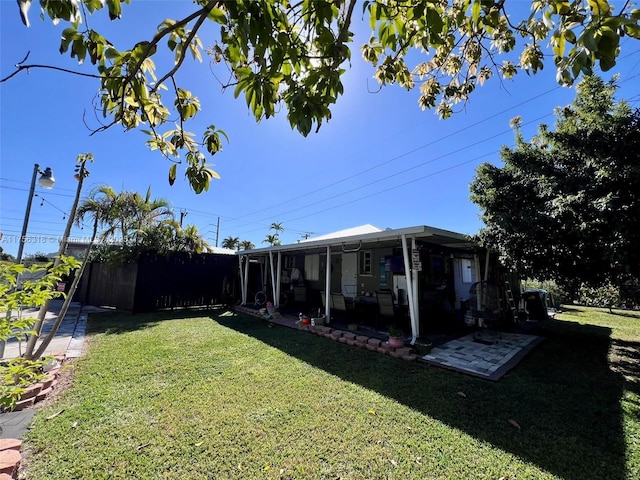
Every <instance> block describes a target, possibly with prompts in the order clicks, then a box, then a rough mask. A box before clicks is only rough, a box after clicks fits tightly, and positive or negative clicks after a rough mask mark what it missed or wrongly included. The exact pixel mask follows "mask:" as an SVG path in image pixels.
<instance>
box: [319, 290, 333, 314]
mask: <svg viewBox="0 0 640 480" xmlns="http://www.w3.org/2000/svg"><path fill="white" fill-rule="evenodd" d="M320 300H321V301H322V309H323V310H324V307H325V305H326V304H327V292H325V291H324V290H321V291H320ZM329 304H330V305H329V307H330V308H333V296H332V297H330V298H329Z"/></svg>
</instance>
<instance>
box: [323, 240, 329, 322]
mask: <svg viewBox="0 0 640 480" xmlns="http://www.w3.org/2000/svg"><path fill="white" fill-rule="evenodd" d="M324 292H325V294H324V318H325V320H324V321H325V323H331V246H330V245H327V264H326V265H325V280H324Z"/></svg>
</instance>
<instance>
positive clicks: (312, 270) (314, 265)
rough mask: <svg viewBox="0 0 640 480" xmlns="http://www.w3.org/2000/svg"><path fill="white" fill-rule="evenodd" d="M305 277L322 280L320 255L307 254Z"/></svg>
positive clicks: (305, 258) (311, 279)
mask: <svg viewBox="0 0 640 480" xmlns="http://www.w3.org/2000/svg"><path fill="white" fill-rule="evenodd" d="M304 277H305V279H306V280H310V281H318V280H320V255H318V254H313V255H306V256H305V257H304Z"/></svg>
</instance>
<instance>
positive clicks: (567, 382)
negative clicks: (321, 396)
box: [212, 313, 638, 480]
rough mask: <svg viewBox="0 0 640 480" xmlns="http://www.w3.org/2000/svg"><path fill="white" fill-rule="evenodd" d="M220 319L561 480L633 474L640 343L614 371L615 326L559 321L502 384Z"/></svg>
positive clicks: (249, 320)
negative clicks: (626, 418)
mask: <svg viewBox="0 0 640 480" xmlns="http://www.w3.org/2000/svg"><path fill="white" fill-rule="evenodd" d="M212 318H215V319H216V321H218V322H219V323H221V324H222V325H225V326H227V327H230V328H232V329H235V330H236V331H238V332H240V333H243V334H245V335H249V336H252V337H254V338H256V339H258V340H260V341H261V342H264V343H266V344H268V345H270V346H273V347H275V348H278V349H280V350H282V351H284V352H286V353H287V354H289V355H291V356H294V357H296V358H298V359H300V360H302V361H304V362H307V363H309V364H311V365H313V366H315V367H317V368H321V369H323V370H325V371H326V372H328V373H330V374H332V375H336V376H339V377H340V378H342V379H344V380H345V381H348V382H352V383H356V384H358V385H361V386H363V387H365V388H367V389H371V390H373V391H376V392H378V393H380V394H381V395H384V396H386V397H389V398H393V399H395V400H397V401H398V402H400V403H402V404H404V405H406V406H407V407H410V408H412V409H414V410H416V411H419V412H421V413H423V414H425V415H428V416H430V417H432V418H435V419H437V420H440V421H442V422H444V423H446V424H448V425H450V426H451V427H454V428H457V429H460V430H461V431H464V432H466V433H467V434H469V435H471V436H473V437H475V438H478V439H481V440H483V441H486V442H489V443H490V444H491V445H493V446H495V447H497V448H500V449H502V450H504V451H506V452H510V453H512V454H514V455H517V456H518V457H521V458H523V459H524V460H526V461H528V462H531V463H533V464H535V465H537V466H539V467H540V468H542V469H544V470H546V471H549V472H552V473H553V474H555V475H557V476H559V477H561V478H565V479H570V480H586V479H601V478H608V479H616V478H625V476H626V458H625V453H626V452H625V439H624V432H623V429H622V411H621V406H620V401H621V395H622V392H623V388H624V382H625V380H624V378H623V375H624V374H625V373H624V372H626V374H628V375H633V376H635V378H637V377H638V367H637V363H636V365H634V364H633V361H634V360H637V358H635V357H634V356H633V355H632V354H631V353H630V352H631V350H632V349H633V348H635V347H636V346H635V345H623V344H620V348H621V349H623V350H624V351H626V352H629V353H628V355H629V356H630V357H625V358H624V359H623V358H621V359H620V363H619V366H618V371H616V370H612V369H611V368H610V366H609V362H608V353H609V349H610V347H611V341H610V334H611V330H610V329H609V328H604V327H597V326H592V325H581V324H578V323H571V322H561V321H558V320H555V321H551V322H550V324H549V325H548V327H547V330H546V333H545V336H546V339H545V341H543V342H542V343H541V344H540V345H539V346H538V347H537V349H536V350H534V351H533V352H532V353H531V354H529V356H528V357H526V358H525V359H524V360H523V361H522V362H521V363H520V364H519V365H518V366H517V367H516V368H515V369H514V370H512V371H511V372H510V373H509V374H507V375H506V376H505V377H504V378H503V379H502V380H501V381H500V382H496V383H494V382H488V381H485V380H481V379H477V378H474V377H470V376H466V375H463V374H459V373H454V372H450V371H445V370H442V369H439V368H437V367H431V366H427V365H423V364H419V363H408V362H406V361H403V360H396V359H393V358H391V357H388V356H384V355H380V354H378V353H373V352H370V351H368V350H364V349H359V348H357V347H352V346H348V345H345V344H341V343H338V342H333V341H331V340H328V339H325V338H322V337H318V336H316V335H313V334H310V333H306V332H300V331H297V330H293V329H289V328H285V327H277V326H276V327H273V328H269V325H268V324H267V322H264V321H261V320H259V319H256V318H253V317H248V316H244V315H234V316H225V317H220V318H218V317H217V315H215V313H214V315H213V317H212ZM636 352H637V350H636ZM636 355H637V353H636ZM511 420H514V421H515V422H516V423H517V427H516V426H515V425H514V424H513V423H512V422H510V421H511ZM518 427H519V428H518Z"/></svg>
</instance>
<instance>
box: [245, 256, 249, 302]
mask: <svg viewBox="0 0 640 480" xmlns="http://www.w3.org/2000/svg"><path fill="white" fill-rule="evenodd" d="M244 262H245V263H244V303H245V305H246V303H247V295H248V294H249V263H250V262H249V255H247V258H245V261H244Z"/></svg>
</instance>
